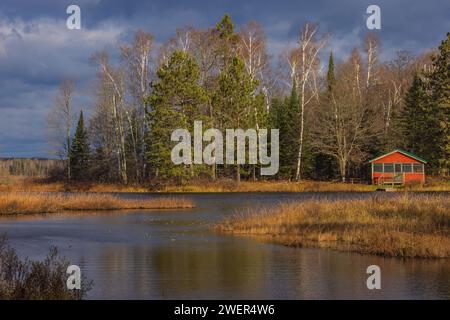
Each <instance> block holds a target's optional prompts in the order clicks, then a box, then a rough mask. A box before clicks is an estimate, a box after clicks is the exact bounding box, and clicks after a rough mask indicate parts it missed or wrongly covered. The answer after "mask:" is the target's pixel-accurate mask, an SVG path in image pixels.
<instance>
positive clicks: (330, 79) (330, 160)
mask: <svg viewBox="0 0 450 320" xmlns="http://www.w3.org/2000/svg"><path fill="white" fill-rule="evenodd" d="M335 89H336V76H335V71H334V59H333V52H331V53H330V57H329V59H328V71H327V91H326V92H325V97H324V100H325V103H326V104H327V107H328V108H334V106H335V101H334V95H335ZM314 168H315V174H314V175H315V178H316V179H326V180H329V179H332V178H333V177H334V176H335V175H336V172H335V171H336V159H335V158H334V157H332V156H330V155H327V154H324V153H321V152H319V153H316V154H315V157H314Z"/></svg>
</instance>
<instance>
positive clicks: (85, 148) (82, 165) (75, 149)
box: [70, 111, 90, 180]
mask: <svg viewBox="0 0 450 320" xmlns="http://www.w3.org/2000/svg"><path fill="white" fill-rule="evenodd" d="M89 153H90V151H89V141H88V136H87V131H86V128H85V126H84V118H83V111H81V112H80V118H79V120H78V125H77V129H76V131H75V136H74V138H73V141H72V145H71V147H70V157H71V161H70V170H71V175H72V179H73V180H84V179H86V178H87V177H88V170H89Z"/></svg>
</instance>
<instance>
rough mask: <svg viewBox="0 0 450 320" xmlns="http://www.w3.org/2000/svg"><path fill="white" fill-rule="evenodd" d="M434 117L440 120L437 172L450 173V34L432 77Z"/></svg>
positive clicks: (441, 47) (435, 62)
mask: <svg viewBox="0 0 450 320" xmlns="http://www.w3.org/2000/svg"><path fill="white" fill-rule="evenodd" d="M430 89H431V104H432V109H433V116H434V117H436V118H437V119H438V124H437V125H438V127H439V129H440V130H439V132H438V135H439V137H438V144H437V147H438V149H439V150H438V151H437V152H438V156H437V163H436V165H437V168H436V169H437V172H438V173H440V174H442V175H448V174H449V173H450V32H449V33H447V39H445V40H443V41H442V43H441V45H440V46H439V53H438V55H437V56H436V57H434V59H433V71H432V73H431V75H430Z"/></svg>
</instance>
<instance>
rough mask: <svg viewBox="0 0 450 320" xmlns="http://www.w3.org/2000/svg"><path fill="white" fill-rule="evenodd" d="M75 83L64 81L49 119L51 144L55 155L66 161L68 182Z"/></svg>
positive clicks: (69, 176)
mask: <svg viewBox="0 0 450 320" xmlns="http://www.w3.org/2000/svg"><path fill="white" fill-rule="evenodd" d="M74 88H75V83H74V82H73V81H72V80H64V81H63V82H62V83H61V85H60V86H59V89H58V92H57V94H56V97H55V101H54V105H53V107H52V108H51V109H50V113H49V114H48V117H47V124H48V138H49V142H50V143H51V144H52V145H53V146H54V147H55V150H54V152H55V154H56V155H58V156H59V157H60V158H61V159H65V160H66V166H67V169H66V171H67V172H66V174H67V180H69V181H70V178H71V172H70V141H71V130H72V125H73V121H74V112H73V106H72V98H73V91H74Z"/></svg>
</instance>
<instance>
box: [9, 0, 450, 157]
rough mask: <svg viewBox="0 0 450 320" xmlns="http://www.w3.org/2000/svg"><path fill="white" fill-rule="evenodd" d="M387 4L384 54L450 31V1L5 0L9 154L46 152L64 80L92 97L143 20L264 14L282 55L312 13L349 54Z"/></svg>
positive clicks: (180, 21) (164, 29)
mask: <svg viewBox="0 0 450 320" xmlns="http://www.w3.org/2000/svg"><path fill="white" fill-rule="evenodd" d="M70 4H78V5H79V6H80V7H81V15H82V27H83V29H82V30H81V31H69V30H67V29H66V28H65V19H66V18H67V14H66V8H67V6H68V5H70ZM370 4H377V5H379V6H380V7H381V16H382V29H381V30H380V31H377V32H378V34H379V36H380V38H381V40H382V49H383V58H385V59H388V58H390V57H392V55H393V54H394V53H395V51H396V50H399V49H406V50H410V51H412V52H413V53H419V52H421V51H423V50H425V49H427V48H430V47H433V46H436V45H437V44H438V43H439V42H440V41H441V40H442V39H443V38H444V36H445V34H446V32H448V31H450V20H449V19H448V12H450V2H449V1H436V0H431V1H430V0H429V1H421V2H419V1H417V2H412V1H407V0H402V1H365V0H363V1H360V0H353V1H350V0H340V1H331V0H327V1H325V0H315V1H280V0H278V1H260V0H241V1H234V0H209V1H201V0H190V1H189V0H153V1H138V0H126V1H123V0H107V1H105V0H78V1H76V0H68V1H66V0H34V1H29V0H2V1H1V2H0V156H14V155H17V156H46V155H47V153H46V152H47V150H48V149H49V147H48V146H47V144H46V143H45V134H44V133H45V132H44V128H45V116H46V114H47V112H48V108H49V107H50V106H51V104H52V99H53V96H54V94H55V92H56V89H57V86H58V83H59V82H60V81H61V80H62V79H64V78H67V77H70V78H74V79H76V80H77V85H78V90H79V96H78V97H77V103H79V104H80V105H82V106H84V107H86V105H88V104H89V92H90V91H89V90H90V85H91V80H92V79H93V77H94V76H95V70H94V68H93V67H92V65H91V64H90V62H89V57H90V55H91V54H92V53H93V52H94V51H97V50H101V49H104V48H113V47H114V46H115V45H116V44H117V43H120V42H123V41H125V40H127V39H129V38H131V36H132V34H133V31H134V30H136V29H138V28H142V29H145V30H148V31H150V32H152V33H153V34H154V35H155V37H156V40H157V42H159V43H161V42H163V41H165V40H167V39H168V38H169V37H170V36H171V35H172V34H173V33H174V31H175V29H176V27H180V26H185V25H193V26H195V27H209V26H213V25H214V24H215V23H216V22H217V21H218V20H219V19H220V18H221V16H222V15H223V14H224V13H225V12H228V13H230V14H231V15H232V18H233V20H234V21H235V22H236V24H237V25H238V26H239V25H242V24H244V23H246V22H248V21H250V20H256V21H258V22H260V23H261V24H262V25H263V27H264V29H265V30H266V33H267V35H268V40H269V51H270V53H271V54H272V55H273V57H274V60H275V59H276V58H277V56H278V54H279V52H280V51H281V50H282V49H283V48H284V46H286V44H287V43H288V42H293V41H295V38H296V37H297V34H298V30H299V28H300V27H301V25H302V24H303V23H304V22H306V21H316V22H319V23H320V25H321V30H322V31H324V32H327V33H330V34H331V41H330V45H329V48H327V49H326V50H327V51H329V50H330V48H333V50H334V52H335V54H336V56H337V57H338V58H339V57H341V58H342V57H345V56H346V55H347V54H348V53H349V52H350V50H351V49H352V47H353V46H355V45H360V44H361V40H362V38H363V36H364V34H365V32H366V31H367V29H366V27H365V19H366V17H367V15H366V13H365V11H366V8H367V6H368V5H370Z"/></svg>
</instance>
